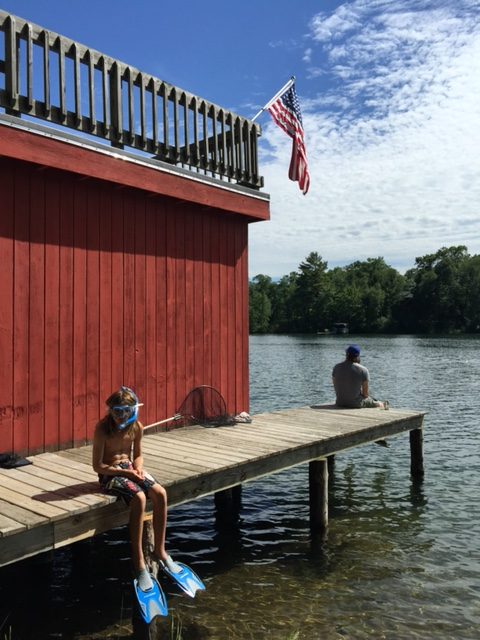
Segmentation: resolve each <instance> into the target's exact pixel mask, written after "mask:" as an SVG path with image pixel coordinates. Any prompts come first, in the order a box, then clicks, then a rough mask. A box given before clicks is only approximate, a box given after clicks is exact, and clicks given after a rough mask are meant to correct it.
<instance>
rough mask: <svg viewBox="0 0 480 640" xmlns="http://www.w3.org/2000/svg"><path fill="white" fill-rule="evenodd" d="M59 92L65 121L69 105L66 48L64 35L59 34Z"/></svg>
mask: <svg viewBox="0 0 480 640" xmlns="http://www.w3.org/2000/svg"><path fill="white" fill-rule="evenodd" d="M57 46H58V93H59V99H60V120H61V122H62V123H63V122H65V120H66V118H67V105H66V102H67V100H66V87H65V50H64V47H63V41H62V37H61V36H58V39H57Z"/></svg>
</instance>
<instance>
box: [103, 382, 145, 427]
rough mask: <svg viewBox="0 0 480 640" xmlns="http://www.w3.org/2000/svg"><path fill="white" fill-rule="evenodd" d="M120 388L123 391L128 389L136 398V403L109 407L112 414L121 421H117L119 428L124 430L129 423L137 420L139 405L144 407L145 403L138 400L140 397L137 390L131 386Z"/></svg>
mask: <svg viewBox="0 0 480 640" xmlns="http://www.w3.org/2000/svg"><path fill="white" fill-rule="evenodd" d="M120 390H121V391H122V392H125V391H128V392H129V393H131V394H132V396H133V399H134V400H135V404H120V405H115V406H113V407H110V408H109V410H110V413H111V414H112V416H113V418H114V419H115V421H116V422H117V420H119V421H121V422H117V428H118V429H120V430H123V429H125V427H128V425H129V424H132V422H135V420H136V419H137V418H138V407H142V406H143V403H141V402H138V398H137V396H136V394H135V392H134V391H133V390H132V389H130V388H129V387H121V389H120Z"/></svg>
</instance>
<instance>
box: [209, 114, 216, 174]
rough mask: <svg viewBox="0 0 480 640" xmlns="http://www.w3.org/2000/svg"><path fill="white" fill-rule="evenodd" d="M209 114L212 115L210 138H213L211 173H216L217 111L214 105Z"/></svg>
mask: <svg viewBox="0 0 480 640" xmlns="http://www.w3.org/2000/svg"><path fill="white" fill-rule="evenodd" d="M210 113H211V114H212V136H213V149H212V156H213V158H212V160H213V162H212V171H214V172H215V171H217V167H218V134H217V109H216V108H215V106H214V105H212V106H211V107H210Z"/></svg>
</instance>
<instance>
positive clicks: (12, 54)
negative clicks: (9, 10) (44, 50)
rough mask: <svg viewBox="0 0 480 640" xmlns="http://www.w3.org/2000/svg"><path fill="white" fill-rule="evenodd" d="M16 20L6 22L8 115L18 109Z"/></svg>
mask: <svg viewBox="0 0 480 640" xmlns="http://www.w3.org/2000/svg"><path fill="white" fill-rule="evenodd" d="M15 27H16V25H15V18H14V17H13V16H8V18H7V20H6V21H5V88H6V90H7V96H8V97H7V101H8V108H7V113H12V112H16V110H17V109H18V58H17V31H16V28H15Z"/></svg>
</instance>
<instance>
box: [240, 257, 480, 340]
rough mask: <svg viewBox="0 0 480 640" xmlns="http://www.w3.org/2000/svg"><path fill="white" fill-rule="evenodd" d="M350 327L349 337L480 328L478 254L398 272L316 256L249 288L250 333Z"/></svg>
mask: <svg viewBox="0 0 480 640" xmlns="http://www.w3.org/2000/svg"><path fill="white" fill-rule="evenodd" d="M336 322H346V323H348V325H349V329H350V332H351V333H387V332H390V333H454V332H457V333H463V332H479V331H480V255H474V256H471V255H469V253H468V251H467V247H464V246H457V247H444V248H442V249H440V250H439V251H437V252H436V253H434V254H429V255H425V256H423V257H421V258H417V259H416V260H415V267H414V268H413V269H410V270H409V271H407V272H406V273H405V275H402V274H400V273H399V272H398V271H396V269H394V268H393V267H390V266H389V265H387V264H386V263H385V261H384V259H383V258H369V259H368V260H365V261H357V262H353V263H352V264H350V265H348V266H346V267H336V268H335V269H328V268H327V262H325V261H324V260H322V258H321V256H320V255H319V254H318V253H316V252H312V253H310V255H309V256H308V257H307V258H306V259H305V261H304V262H302V263H301V264H300V265H299V267H298V270H297V271H295V272H292V273H290V274H289V275H286V276H283V278H281V280H279V281H278V282H273V281H272V279H271V278H270V277H269V276H265V275H257V276H255V278H253V280H252V281H251V283H250V332H251V333H318V332H323V331H325V330H331V328H332V326H333V325H334V323H336Z"/></svg>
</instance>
